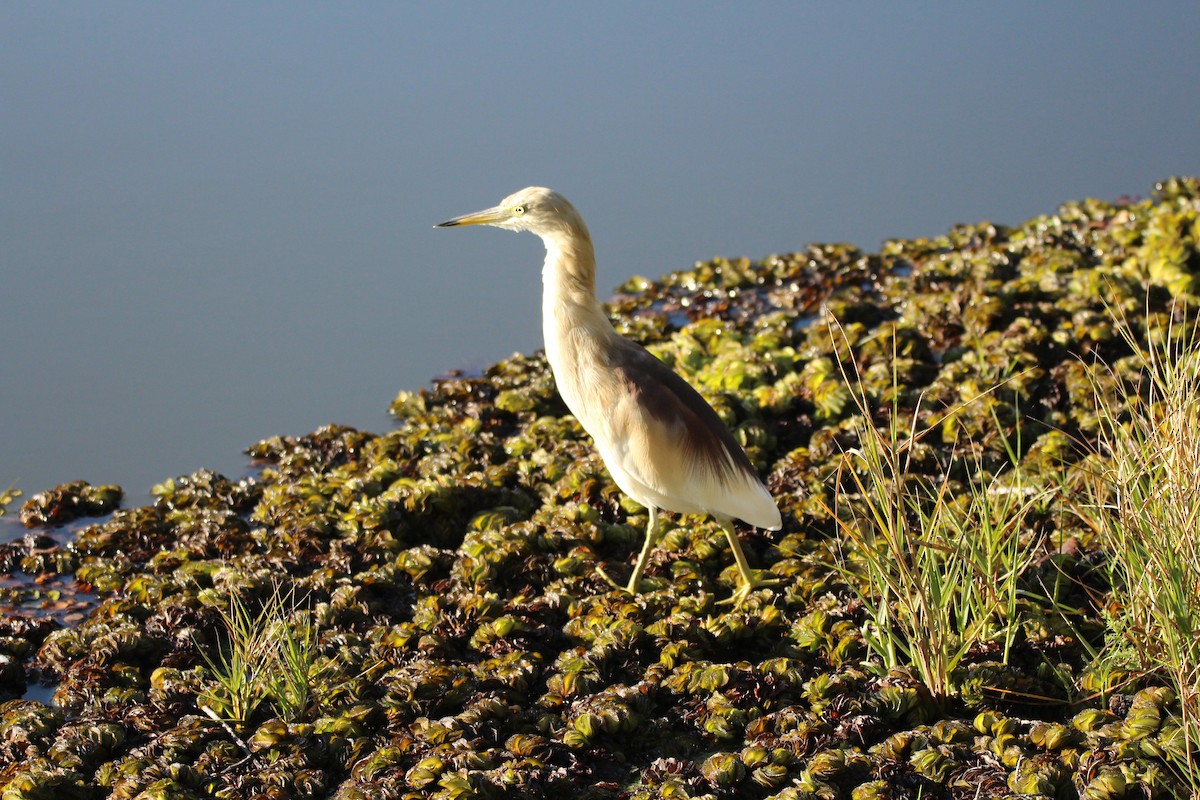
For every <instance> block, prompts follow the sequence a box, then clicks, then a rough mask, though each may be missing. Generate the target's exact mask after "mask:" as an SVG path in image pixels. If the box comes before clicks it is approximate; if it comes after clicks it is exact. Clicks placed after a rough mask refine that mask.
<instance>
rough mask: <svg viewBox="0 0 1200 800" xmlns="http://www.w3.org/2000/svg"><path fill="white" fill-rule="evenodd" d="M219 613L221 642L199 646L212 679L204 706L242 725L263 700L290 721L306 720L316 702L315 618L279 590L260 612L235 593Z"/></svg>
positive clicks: (274, 592) (289, 593)
mask: <svg viewBox="0 0 1200 800" xmlns="http://www.w3.org/2000/svg"><path fill="white" fill-rule="evenodd" d="M220 615H221V622H222V623H223V625H222V628H223V629H222V630H220V631H219V632H218V635H217V641H216V643H215V644H213V645H212V646H211V647H208V648H205V647H204V646H200V648H199V649H200V656H201V659H202V660H203V662H204V665H205V667H207V669H208V673H209V676H210V678H211V684H210V685H209V687H208V688H207V689H206V690H205V691H204V692H203V693H202V694H201V696H200V698H199V702H200V704H201V706H205V707H207V708H208V709H210V710H211V711H212V712H213V713H214V714H216V715H217V716H218V717H220V718H222V719H225V720H228V721H231V722H237V723H243V722H245V721H246V720H247V719H249V718H250V716H251V715H252V714H253V713H254V712H255V711H256V710H257V709H258V708H259V707H260V706H261V705H262V704H263V703H264V702H270V704H271V705H272V707H273V709H274V711H275V713H276V714H277V715H278V716H279V717H280V718H281V719H283V720H285V721H295V720H298V719H300V718H302V717H303V716H304V714H305V713H306V712H307V711H308V710H309V707H310V705H311V702H312V692H311V683H310V672H311V670H312V666H313V664H314V663H315V662H316V658H317V636H316V628H315V625H314V623H313V621H312V618H311V615H310V614H309V613H308V612H307V611H305V610H303V609H298V608H297V603H296V601H295V597H294V596H293V594H292V593H291V592H288V593H285V592H283V591H282V590H281V589H280V588H279V587H278V586H277V587H275V589H274V591H273V592H272V594H271V595H270V596H269V597H268V598H267V600H266V601H265V602H264V603H263V605H262V607H261V608H260V609H259V610H258V611H257V613H255V612H253V611H251V610H250V608H249V607H248V606H247V605H246V603H245V601H243V600H242V599H241V598H240V597H239V596H238V595H237V594H236V593H234V594H231V595H230V596H229V603H228V606H224V607H221V608H220Z"/></svg>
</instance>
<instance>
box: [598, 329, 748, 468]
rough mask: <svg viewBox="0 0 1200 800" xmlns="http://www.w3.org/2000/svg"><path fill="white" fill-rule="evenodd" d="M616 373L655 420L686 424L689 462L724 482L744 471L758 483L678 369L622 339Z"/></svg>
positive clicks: (733, 441)
mask: <svg viewBox="0 0 1200 800" xmlns="http://www.w3.org/2000/svg"><path fill="white" fill-rule="evenodd" d="M612 369H613V371H614V372H615V373H616V374H618V375H619V376H620V378H621V380H622V381H623V382H624V383H625V385H626V387H627V389H628V391H629V392H630V393H631V394H633V395H635V396H636V398H637V399H636V403H637V405H638V406H640V407H642V408H644V409H645V410H646V411H647V412H648V413H649V414H650V416H652V417H654V419H656V420H657V421H658V422H660V423H662V424H663V425H666V426H673V425H675V424H676V423H682V424H683V426H684V430H685V434H684V437H683V442H682V445H683V447H684V452H685V455H686V456H687V458H688V461H689V462H690V463H693V464H696V465H698V466H700V467H701V468H702V469H704V470H707V471H708V472H709V473H710V474H711V475H713V476H714V477H716V478H718V479H719V480H721V481H727V480H730V479H732V478H734V477H735V476H736V475H737V473H739V472H740V473H743V474H744V475H745V476H748V477H751V478H753V479H754V480H755V481H757V480H758V475H757V474H756V473H755V471H754V466H753V465H752V464H751V463H750V459H749V458H748V457H747V456H746V451H745V450H743V449H742V447H741V445H739V444H738V443H737V440H736V439H734V438H733V434H732V433H730V431H729V428H727V427H726V426H725V423H724V422H722V421H721V418H720V417H719V416H717V412H716V411H714V410H713V408H712V406H710V405H709V404H708V403H707V402H706V401H705V399H704V398H703V397H701V396H700V393H699V392H697V391H696V390H695V389H693V388H692V386H691V384H689V383H688V382H687V381H685V380H684V379H683V378H681V377H680V376H679V375H678V374H677V373H676V372H675V371H674V370H673V369H671V368H670V367H668V366H667V365H666V364H664V363H663V362H661V361H659V360H658V359H657V358H655V357H654V356H653V355H651V354H650V352H649V351H647V350H646V349H645V348H644V347H642V346H641V345H639V344H637V343H636V342H631V341H629V340H628V339H621V340H620V345H619V348H618V352H617V353H614V357H613V363H612ZM663 389H665V390H666V391H665V392H664V391H662V390H663Z"/></svg>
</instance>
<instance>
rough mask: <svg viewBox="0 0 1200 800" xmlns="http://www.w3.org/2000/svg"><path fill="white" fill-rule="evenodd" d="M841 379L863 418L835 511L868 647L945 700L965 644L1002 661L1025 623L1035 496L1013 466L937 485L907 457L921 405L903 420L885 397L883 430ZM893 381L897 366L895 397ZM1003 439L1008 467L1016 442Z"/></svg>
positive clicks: (1035, 546)
mask: <svg viewBox="0 0 1200 800" xmlns="http://www.w3.org/2000/svg"><path fill="white" fill-rule="evenodd" d="M830 333H831V336H832V335H837V334H841V329H840V328H835V329H831V331H830ZM855 377H857V376H855ZM843 379H844V380H845V382H846V385H847V386H849V387H850V399H851V402H852V403H853V404H854V405H855V406H856V407H857V411H858V414H859V418H860V420H862V421H863V424H861V425H860V426H859V429H858V431H857V433H858V438H859V446H858V447H857V448H854V449H851V450H848V451H847V452H846V453H845V454H844V457H843V460H842V467H841V469H840V470H839V472H840V474H839V475H838V484H839V485H840V486H843V487H848V489H849V491H842V492H840V493H839V495H838V497H837V500H836V504H837V506H838V508H837V509H835V510H834V517H835V519H837V520H838V525H839V528H840V530H841V532H842V534H843V536H844V538H845V540H846V541H847V542H848V543H849V545H850V548H849V550H848V552H847V553H846V557H845V559H844V561H843V563H842V565H841V569H842V572H843V574H844V575H846V576H847V577H849V578H850V579H851V580H850V583H851V585H853V586H856V587H857V590H858V592H859V595H860V598H861V600H862V602H863V603H864V605H865V606H866V608H867V609H868V623H867V625H866V626H865V627H864V631H863V636H864V640H865V641H866V643H867V646H868V647H869V648H870V649H871V651H872V652H873V653H874V654H875V655H876V656H878V657H879V658H880V659H881V660H882V662H883V665H884V666H885V667H887V668H889V669H891V668H894V667H898V666H906V667H909V668H910V669H911V670H912V671H913V672H914V674H915V676H916V677H917V678H919V679H920V680H921V681H922V682H923V683H924V684H925V686H926V687H927V688H928V689H929V691H930V693H931V694H932V695H933V696H934V698H936V699H937V700H938V701H939V702H944V701H945V700H946V699H947V698H949V697H950V696H951V695H952V694H953V681H954V672H955V670H956V669H957V668H958V667H959V666H960V664H961V663H962V661H963V659H964V658H965V657H966V656H967V655H968V654H969V653H971V652H972V651H974V650H979V649H981V648H986V649H988V650H998V656H999V658H1000V659H1001V660H1002V661H1004V662H1005V663H1007V661H1008V658H1009V654H1010V652H1011V650H1012V647H1013V645H1014V643H1015V641H1016V639H1017V637H1018V635H1019V634H1020V630H1021V615H1020V611H1021V606H1022V603H1024V602H1025V599H1024V596H1023V594H1022V590H1021V588H1020V587H1021V578H1022V575H1023V573H1024V571H1025V569H1026V568H1027V567H1028V566H1029V565H1030V564H1031V563H1032V562H1033V560H1034V558H1035V556H1036V555H1037V554H1038V553H1039V552H1040V550H1041V547H1042V544H1041V542H1040V541H1039V540H1038V539H1037V538H1035V537H1032V536H1029V535H1026V531H1025V529H1024V525H1023V522H1024V519H1025V516H1026V514H1027V512H1028V511H1029V509H1030V508H1031V507H1032V506H1033V504H1034V503H1035V502H1037V501H1038V500H1039V499H1040V496H1039V493H1037V492H1036V491H1034V490H1032V489H1031V488H1030V487H1027V486H1026V485H1025V484H1024V483H1023V481H1022V477H1021V472H1020V470H1018V469H1016V468H1015V467H1014V469H1012V470H1010V471H1008V472H1007V473H1006V474H1005V476H1004V477H1003V478H1002V479H1001V478H998V477H988V476H986V475H985V474H984V473H983V470H982V469H981V468H980V467H979V465H975V469H973V470H970V471H969V474H970V475H971V477H970V479H969V480H968V482H967V485H966V487H965V489H966V491H954V485H953V484H952V482H951V481H950V480H949V479H948V477H945V478H943V480H941V481H940V482H937V483H935V482H931V481H929V480H928V479H926V478H922V477H920V476H917V475H916V474H915V471H914V470H913V469H911V468H910V467H911V459H912V458H913V455H914V453H915V452H917V449H918V446H919V443H920V440H921V439H922V437H924V436H925V435H926V434H927V433H928V432H929V431H930V430H932V428H928V429H921V430H918V428H917V426H916V419H917V417H918V413H917V411H919V408H918V409H917V410H915V411H914V413H913V415H912V418H911V421H910V423H909V424H908V426H907V428H905V427H903V424H904V423H903V422H902V419H903V418H902V414H901V410H900V408H899V407H898V403H896V402H895V401H893V405H892V407H891V409H890V411H891V413H890V415H888V419H889V420H890V422H889V424H888V425H887V426H886V427H884V428H883V429H881V428H879V427H876V426H875V425H874V424H872V423H871V422H870V421H871V420H873V419H875V418H876V414H875V413H874V412H875V411H876V409H875V408H873V407H872V403H871V401H870V399H869V398H868V397H867V396H866V394H865V392H864V391H863V390H861V389H856V388H855V387H856V386H861V383H859V382H858V381H853V380H851V376H850V375H848V374H845V373H843ZM896 383H897V382H896V377H895V375H893V391H892V396H893V398H896V397H898V396H899V392H898V391H897V389H898V387H897V385H896ZM974 399H978V398H974ZM968 402H972V401H968ZM993 419H995V418H994V417H993ZM995 422H996V426H997V429H999V428H1000V423H999V421H998V420H996V421H995ZM938 430H939V431H941V426H939V427H938ZM1005 447H1006V448H1008V454H1009V459H1010V461H1012V462H1013V463H1014V464H1015V463H1016V460H1017V457H1016V453H1015V451H1014V450H1013V449H1012V448H1011V447H1010V446H1009V444H1008V443H1007V442H1005ZM951 466H952V465H946V470H945V471H946V473H947V474H948V473H949V472H950V471H951Z"/></svg>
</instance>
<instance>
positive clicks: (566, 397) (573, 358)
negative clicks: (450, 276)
mask: <svg viewBox="0 0 1200 800" xmlns="http://www.w3.org/2000/svg"><path fill="white" fill-rule="evenodd" d="M462 225H491V226H494V227H497V228H503V229H505V230H511V231H528V232H530V233H533V234H536V235H537V236H539V237H541V240H542V243H543V244H544V245H545V248H546V260H545V262H544V264H543V266H542V285H543V292H542V333H543V336H544V338H545V349H546V359H547V360H548V361H549V362H550V370H551V372H552V373H553V374H554V381H555V384H556V385H557V387H558V391H559V394H560V395H561V396H562V399H563V401H564V402H565V403H566V405H567V408H568V409H570V411H571V413H572V414H573V415H574V416H575V418H576V419H577V420H578V421H579V423H580V425H582V426H583V429H584V430H585V431H586V432H587V433H588V435H590V436H591V438H592V440H593V441H594V442H595V445H596V449H597V450H598V451H599V453H600V457H601V459H602V460H603V461H604V465H605V466H606V467H607V468H608V471H609V473H610V474H611V475H612V478H613V480H614V481H615V482H616V484H617V486H618V487H619V488H620V489H621V491H623V492H624V493H625V494H626V495H628V496H629V497H631V498H633V499H634V500H635V501H637V502H638V503H639V504H640V505H643V506H645V507H646V509H647V510H648V512H649V522H648V523H647V525H646V536H645V541H644V543H643V545H642V549H641V552H640V553H639V555H638V559H637V563H636V564H635V565H634V568H633V572H632V574H631V575H630V577H629V582H628V584H626V585H625V586H621V585H620V584H619V583H617V582H616V581H614V580H613V579H612V578H610V577H609V576H608V574H607V573H606V572H604V571H603V569H599V570H598V571H599V573H600V575H601V576H602V577H603V578H604V579H605V580H607V581H608V583H609V584H611V585H612V586H614V587H615V588H617V589H624V590H625V591H627V592H628V593H630V594H637V592H638V589H639V586H640V585H641V581H642V575H643V573H644V572H645V569H646V564H647V561H648V560H649V558H650V554H651V552H652V551H653V549H654V546H655V544H656V543H657V541H658V533H657V530H658V511H659V509H663V510H666V511H673V512H676V513H682V514H708V515H710V516H712V517H713V518H715V519H716V520H717V521H718V522H719V524H720V525H721V527H722V529H723V530H724V531H725V536H726V537H727V538H728V540H729V545H730V548H731V549H732V550H733V557H734V560H735V561H736V562H737V567H738V572H739V578H740V580H739V582H738V586H737V588H736V589H735V591H734V594H733V596H732V597H731V598H730V599H729V601H727V602H732V603H733V604H734V605H740V604H741V603H742V602H743V601H744V600H745V599H746V597H748V596H749V595H750V593H751V592H752V591H754V590H755V589H757V588H758V587H761V586H769V585H772V584H775V583H777V581H776V580H769V579H765V578H762V577H760V576H759V575H756V574H755V572H754V571H753V570H751V569H750V565H749V563H748V562H747V561H746V555H745V553H744V552H742V546H741V544H740V543H739V542H738V537H737V531H736V530H735V529H734V526H733V520H734V519H740V520H742V521H744V522H746V523H749V524H750V525H753V526H754V527H757V528H766V529H768V530H772V531H776V530H779V529H780V528H781V527H782V518H781V516H780V514H779V508H778V507H777V506H776V504H775V501H774V499H773V498H772V497H771V494H770V492H768V491H767V488H766V486H764V485H763V482H762V480H761V479H760V478H759V476H758V474H757V473H756V472H755V470H754V467H753V465H752V464H751V463H750V459H749V457H747V455H746V452H745V450H743V449H742V447H741V446H740V445H739V444H738V443H737V440H736V439H734V437H733V434H732V433H730V431H729V428H728V427H726V425H725V423H724V422H722V421H721V418H720V417H719V416H718V415H717V412H716V411H714V410H713V408H712V406H710V405H709V404H708V403H707V402H706V401H705V400H704V398H703V397H701V396H700V393H699V392H697V391H696V390H695V389H694V388H692V386H691V385H690V384H689V383H688V382H687V381H686V380H684V379H683V378H682V377H680V376H679V375H678V374H677V373H676V372H675V371H674V370H672V369H671V368H670V367H668V366H667V365H666V364H664V363H663V362H662V361H660V360H659V359H657V358H655V357H654V356H653V355H652V354H651V353H650V352H649V351H647V350H646V349H645V348H644V347H642V346H641V345H640V344H637V343H636V342H633V341H631V340H629V339H626V338H625V337H623V336H621V335H620V334H619V333H617V331H616V330H615V329H614V328H613V326H612V324H611V323H610V322H609V319H608V317H607V315H606V314H605V313H604V309H603V308H602V307H601V305H600V302H599V301H598V300H597V299H596V255H595V249H594V247H593V246H592V237H591V234H590V233H588V229H587V226H586V225H585V224H584V222H583V217H581V216H580V214H579V212H578V211H576V210H575V207H574V206H572V205H571V204H570V203H569V202H568V201H567V199H566V198H565V197H563V196H562V195H561V194H559V193H558V192H555V191H552V190H550V189H546V188H544V187H540V186H531V187H529V188H526V189H522V190H520V191H519V192H516V193H514V194H511V195H509V196H508V197H506V198H504V199H503V200H501V201H500V204H499V205H496V206H493V207H492V208H488V209H485V210H483V211H477V212H475V213H473V214H464V215H463V216H460V217H454V218H453V219H449V220H446V221H445V222H442V223H440V224H438V225H437V226H436V227H439V228H449V227H456V226H462Z"/></svg>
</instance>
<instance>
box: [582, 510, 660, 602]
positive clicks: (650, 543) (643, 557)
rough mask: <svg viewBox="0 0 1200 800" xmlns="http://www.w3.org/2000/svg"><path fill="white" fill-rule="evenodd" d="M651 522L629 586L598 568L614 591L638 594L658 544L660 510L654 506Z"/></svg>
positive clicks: (651, 511)
mask: <svg viewBox="0 0 1200 800" xmlns="http://www.w3.org/2000/svg"><path fill="white" fill-rule="evenodd" d="M649 510H650V521H649V522H648V523H646V541H645V542H644V543H643V544H642V552H641V553H640V554H639V555H638V560H637V564H635V565H634V567H633V574H632V575H630V576H629V584H628V585H627V586H622V585H621V584H619V583H617V582H616V581H614V580H613V579H612V578H610V577H609V576H608V573H607V572H605V571H604V570H603V569H602V568H600V567H596V572H598V573H600V577H601V578H604V580H606V581H608V584H609V585H610V586H612V587H613V588H614V589H624V590H625V591H626V592H629V593H630V594H637V592H638V584H639V583H641V582H642V573H643V572H645V571H646V562H647V561H649V560H650V551H651V550H653V549H654V545H656V544H658V509H657V508H655V507H654V506H649Z"/></svg>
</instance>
